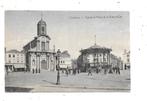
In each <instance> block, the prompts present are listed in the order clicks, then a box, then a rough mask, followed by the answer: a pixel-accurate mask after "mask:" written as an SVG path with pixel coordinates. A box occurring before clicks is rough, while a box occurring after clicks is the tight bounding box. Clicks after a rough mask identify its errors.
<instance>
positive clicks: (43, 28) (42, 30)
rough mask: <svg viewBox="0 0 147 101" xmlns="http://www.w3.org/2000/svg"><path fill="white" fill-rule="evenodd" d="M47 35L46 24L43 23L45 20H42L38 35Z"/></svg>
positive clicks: (39, 23) (39, 24) (38, 26)
mask: <svg viewBox="0 0 147 101" xmlns="http://www.w3.org/2000/svg"><path fill="white" fill-rule="evenodd" d="M46 33H47V32H46V22H45V21H43V19H42V18H41V20H40V21H39V22H38V24H37V35H38V36H40V35H46Z"/></svg>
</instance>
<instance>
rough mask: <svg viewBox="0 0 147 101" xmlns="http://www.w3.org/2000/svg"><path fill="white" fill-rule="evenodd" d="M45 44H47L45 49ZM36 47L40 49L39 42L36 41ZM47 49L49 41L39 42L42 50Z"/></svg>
mask: <svg viewBox="0 0 147 101" xmlns="http://www.w3.org/2000/svg"><path fill="white" fill-rule="evenodd" d="M45 46H47V47H46V48H47V49H45ZM37 49H38V50H40V42H39V41H38V43H37ZM48 49H49V42H48V41H47V42H46V43H45V42H41V50H42V51H45V50H48Z"/></svg>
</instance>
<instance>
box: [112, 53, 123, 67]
mask: <svg viewBox="0 0 147 101" xmlns="http://www.w3.org/2000/svg"><path fill="white" fill-rule="evenodd" d="M110 63H111V67H112V68H120V69H123V61H122V60H121V58H120V57H117V56H115V55H114V54H110Z"/></svg>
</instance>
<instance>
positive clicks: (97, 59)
mask: <svg viewBox="0 0 147 101" xmlns="http://www.w3.org/2000/svg"><path fill="white" fill-rule="evenodd" d="M111 51H112V49H110V48H106V47H101V46H99V45H96V44H95V45H93V46H91V47H89V48H87V49H82V50H81V51H80V52H81V55H80V56H79V58H78V61H77V64H78V68H80V70H81V71H83V72H85V71H87V70H88V68H89V67H91V68H93V69H96V68H105V67H107V68H109V67H110V65H111V64H110V52H111Z"/></svg>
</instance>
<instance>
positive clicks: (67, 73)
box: [65, 68, 68, 76]
mask: <svg viewBox="0 0 147 101" xmlns="http://www.w3.org/2000/svg"><path fill="white" fill-rule="evenodd" d="M65 72H66V76H68V68H67V69H66V70H65Z"/></svg>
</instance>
